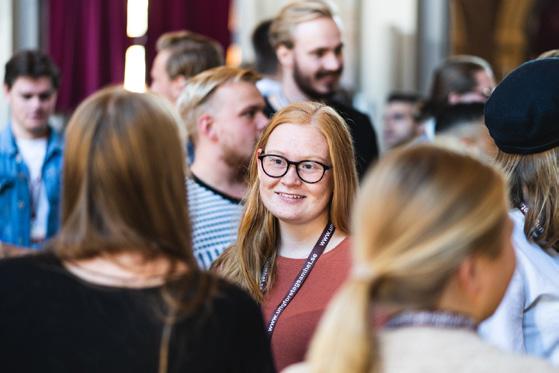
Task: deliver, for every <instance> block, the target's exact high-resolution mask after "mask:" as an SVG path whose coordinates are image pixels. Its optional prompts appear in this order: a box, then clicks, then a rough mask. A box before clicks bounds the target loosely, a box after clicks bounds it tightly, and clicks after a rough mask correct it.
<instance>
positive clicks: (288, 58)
mask: <svg viewBox="0 0 559 373" xmlns="http://www.w3.org/2000/svg"><path fill="white" fill-rule="evenodd" d="M293 54H294V52H293V48H287V47H286V46H285V45H280V46H279V47H278V48H277V49H276V56H277V57H278V61H279V63H280V65H281V66H283V67H289V68H291V67H293V59H294V57H293Z"/></svg>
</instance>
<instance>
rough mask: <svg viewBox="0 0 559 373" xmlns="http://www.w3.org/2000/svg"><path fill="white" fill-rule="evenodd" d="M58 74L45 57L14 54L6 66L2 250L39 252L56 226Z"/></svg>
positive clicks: (0, 150) (0, 149)
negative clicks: (53, 117)
mask: <svg viewBox="0 0 559 373" xmlns="http://www.w3.org/2000/svg"><path fill="white" fill-rule="evenodd" d="M58 86H59V72H58V68H57V67H56V66H55V64H54V62H53V61H52V60H51V59H50V58H49V57H48V56H47V55H46V54H44V53H43V52H40V51H35V50H27V51H21V52H19V53H16V54H14V55H13V56H12V58H11V59H10V60H9V61H8V63H6V66H5V75H4V94H5V96H6V99H7V101H8V105H9V107H10V111H11V118H10V122H9V123H8V125H7V126H6V128H5V129H4V130H3V131H2V132H0V206H1V209H0V245H2V246H5V245H6V244H10V245H17V246H22V247H31V246H33V247H38V246H39V244H40V243H41V242H42V241H43V240H45V239H47V238H49V237H51V236H52V235H53V234H54V233H55V232H56V231H57V230H58V225H59V199H60V192H59V190H60V173H61V167H62V147H63V141H62V138H61V137H60V135H59V134H57V133H56V132H55V131H54V130H53V129H52V128H50V127H49V123H48V121H49V117H50V116H51V115H52V114H53V112H54V108H55V104H56V97H57V90H58Z"/></svg>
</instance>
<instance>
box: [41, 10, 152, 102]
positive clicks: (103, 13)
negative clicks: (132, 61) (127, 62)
mask: <svg viewBox="0 0 559 373" xmlns="http://www.w3.org/2000/svg"><path fill="white" fill-rule="evenodd" d="M152 2H158V0H155V1H153V0H152ZM48 4H49V9H48V11H49V22H48V31H49V36H48V50H49V53H50V55H51V56H52V57H53V59H54V61H55V62H56V63H57V64H58V66H59V67H60V71H61V76H62V81H61V86H60V90H59V94H58V107H57V109H58V110H59V111H61V112H65V113H70V112H71V111H72V110H73V109H75V107H76V106H77V105H78V104H79V103H80V102H81V101H82V100H83V99H84V98H85V97H87V96H88V95H90V94H91V93H93V92H95V91H96V90H98V89H99V88H102V87H104V86H106V85H109V84H116V83H122V82H123V80H124V55H125V52H126V48H127V47H128V46H129V41H128V38H127V36H126V0H50V1H49V2H48Z"/></svg>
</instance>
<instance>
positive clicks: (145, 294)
mask: <svg viewBox="0 0 559 373" xmlns="http://www.w3.org/2000/svg"><path fill="white" fill-rule="evenodd" d="M182 148H183V146H182V141H181V140H180V137H179V126H178V121H177V119H176V117H175V114H173V109H172V108H171V107H168V106H167V104H166V103H164V102H163V101H162V99H160V98H156V97H155V96H151V95H143V94H138V93H131V92H127V91H125V90H123V89H120V88H109V89H105V90H102V91H100V92H98V93H96V94H94V95H93V96H91V97H90V98H88V99H87V100H86V101H85V102H84V103H82V104H81V105H80V106H79V107H78V109H77V110H76V112H75V114H74V115H73V116H72V118H71V119H70V123H69V125H68V128H67V131H66V142H65V153H64V177H63V200H62V229H61V231H60V233H59V234H58V236H56V237H55V238H54V240H53V241H52V242H50V244H49V250H48V251H47V252H46V253H43V254H38V255H36V256H29V257H22V258H14V259H8V260H5V261H2V262H1V263H0V296H1V297H2V300H3V301H2V305H1V306H0V335H1V336H2V338H0V351H1V352H0V355H1V357H2V358H1V360H2V369H3V370H5V371H13V372H16V371H17V372H38V371H41V372H60V371H72V372H160V373H162V372H218V371H219V372H255V373H256V372H263V371H265V372H273V371H274V368H273V362H272V358H271V354H270V350H269V344H268V342H267V339H266V335H265V333H264V331H263V329H262V325H263V320H262V315H261V313H260V310H259V308H258V305H257V304H256V303H255V302H254V301H253V300H252V299H251V298H250V297H249V296H248V295H247V294H245V293H244V292H242V291H241V290H240V289H237V288H236V287H233V286H232V285H228V284H226V283H225V282H224V281H221V280H218V279H217V278H214V277H213V276H211V275H209V274H206V273H203V272H202V271H200V270H199V269H198V268H197V266H196V262H195V260H194V257H193V254H192V250H191V237H190V229H189V222H188V217H187V204H186V190H185V164H184V158H185V157H184V153H183V149H182ZM215 355H218V356H219V359H215Z"/></svg>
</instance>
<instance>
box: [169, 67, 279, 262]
mask: <svg viewBox="0 0 559 373" xmlns="http://www.w3.org/2000/svg"><path fill="white" fill-rule="evenodd" d="M259 78H260V76H259V75H258V74H256V73H254V72H253V71H251V70H245V69H238V68H233V67H226V66H222V67H217V68H214V69H210V70H207V71H204V72H202V73H200V74H198V75H196V76H195V77H193V78H192V79H190V80H189V81H188V84H187V85H186V88H185V89H184V91H183V92H182V94H181V95H180V97H179V99H178V108H179V112H180V114H181V117H182V118H183V120H184V122H185V124H186V128H187V133H188V136H189V140H190V141H191V142H192V143H193V144H194V147H195V157H194V162H193V163H192V165H191V168H190V169H191V176H190V177H189V179H188V181H187V186H188V204H189V212H190V219H191V224H192V239H193V250H194V256H195V257H196V259H197V260H198V263H199V264H200V266H201V267H202V268H209V267H210V265H211V264H212V263H213V261H214V260H215V259H216V258H217V257H218V256H219V255H220V254H221V253H222V252H223V250H224V249H225V248H227V247H228V246H230V245H231V244H232V243H233V242H234V241H235V240H236V237H237V227H238V224H239V220H240V214H241V209H242V206H241V199H242V198H243V196H244V195H245V193H246V190H247V184H246V173H247V170H248V164H249V162H250V159H251V157H252V156H253V154H254V147H255V145H256V141H257V139H258V137H259V136H260V134H261V133H262V131H263V130H264V128H265V127H266V125H267V123H268V119H267V118H266V116H265V115H264V113H263V109H264V99H263V98H262V96H261V95H260V93H259V92H258V90H257V88H256V85H255V84H256V82H257V81H258V79H259Z"/></svg>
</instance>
